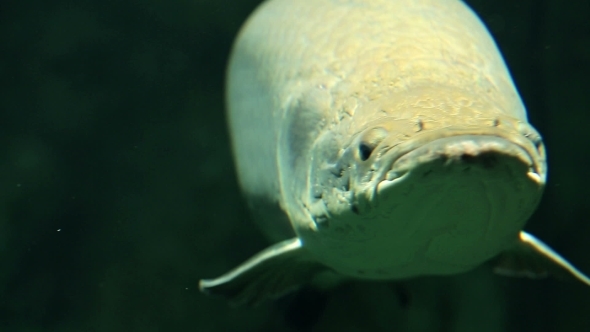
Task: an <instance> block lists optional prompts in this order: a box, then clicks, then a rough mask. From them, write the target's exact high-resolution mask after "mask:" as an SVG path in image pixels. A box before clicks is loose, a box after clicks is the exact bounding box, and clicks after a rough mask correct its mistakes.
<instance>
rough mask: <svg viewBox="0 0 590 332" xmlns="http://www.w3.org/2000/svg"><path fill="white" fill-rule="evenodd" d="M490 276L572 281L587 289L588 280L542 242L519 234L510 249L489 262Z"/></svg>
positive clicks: (524, 234)
mask: <svg viewBox="0 0 590 332" xmlns="http://www.w3.org/2000/svg"><path fill="white" fill-rule="evenodd" d="M492 263H493V264H494V265H495V266H494V272H495V273H498V274H500V275H505V276H510V277H529V278H543V277H546V276H549V275H551V276H555V277H557V278H559V279H575V280H578V281H580V282H582V283H584V284H586V285H588V286H590V278H588V276H586V275H585V274H584V273H582V272H580V271H579V270H578V269H576V268H575V267H574V266H573V265H572V264H571V263H569V262H568V261H567V260H565V258H563V257H561V256H560V255H559V254H558V253H556V252H555V251H554V250H553V249H551V248H550V247H549V246H548V245H546V244H545V243H543V241H541V240H539V239H537V238H536V237H534V236H533V235H531V234H529V233H527V232H525V231H521V232H520V234H519V239H518V241H517V243H516V244H515V245H514V247H512V248H510V249H508V250H506V251H504V252H502V253H501V254H499V255H498V256H497V257H495V258H494V259H493V260H492Z"/></svg>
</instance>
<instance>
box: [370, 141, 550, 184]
mask: <svg viewBox="0 0 590 332" xmlns="http://www.w3.org/2000/svg"><path fill="white" fill-rule="evenodd" d="M447 133H448V132H447ZM537 135H538V134H537ZM380 159H381V160H382V161H383V162H384V164H383V165H382V166H384V167H383V168H380V169H381V171H380V172H379V174H375V175H376V177H377V178H375V180H377V182H378V184H377V188H376V189H377V192H381V191H383V190H386V189H387V188H389V187H391V186H393V185H395V184H396V183H397V182H399V181H400V180H403V178H404V177H405V176H406V175H408V174H409V173H411V172H412V171H414V170H416V169H421V170H422V171H424V172H428V167H429V165H434V164H435V163H438V164H440V165H442V166H460V167H463V169H464V170H467V169H470V168H472V167H475V168H480V169H483V170H492V169H494V168H496V167H500V166H501V165H506V164H510V165H512V166H514V167H518V169H519V171H520V170H523V171H524V172H525V173H526V176H527V177H528V178H529V179H530V180H531V181H533V182H534V183H536V184H537V185H538V186H539V187H542V186H543V185H544V184H545V180H546V163H545V150H544V147H543V144H542V141H541V139H540V136H538V138H534V137H533V138H532V137H527V136H523V135H520V134H516V133H503V132H500V133H499V132H494V133H468V132H467V133H455V134H453V135H443V136H442V137H434V138H433V137H432V135H428V136H425V137H415V138H414V139H411V140H408V141H406V142H403V143H400V144H399V145H396V146H394V147H391V148H385V149H383V150H382V152H381V158H380Z"/></svg>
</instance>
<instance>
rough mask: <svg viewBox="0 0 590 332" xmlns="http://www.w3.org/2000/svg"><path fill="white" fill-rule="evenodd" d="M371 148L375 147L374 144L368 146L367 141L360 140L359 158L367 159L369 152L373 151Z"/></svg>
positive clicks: (369, 155)
mask: <svg viewBox="0 0 590 332" xmlns="http://www.w3.org/2000/svg"><path fill="white" fill-rule="evenodd" d="M373 149H375V147H374V146H369V145H368V144H367V143H365V142H361V144H359V157H360V158H361V160H362V161H366V160H367V159H369V157H371V153H373Z"/></svg>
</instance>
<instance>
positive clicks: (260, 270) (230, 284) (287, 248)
mask: <svg viewBox="0 0 590 332" xmlns="http://www.w3.org/2000/svg"><path fill="white" fill-rule="evenodd" d="M325 269H326V268H325V267H324V266H323V265H321V264H320V263H318V262H316V261H314V260H313V258H311V257H310V255H309V253H308V252H307V250H306V249H305V248H303V247H302V246H301V241H300V240H299V239H298V238H294V239H289V240H285V241H283V242H280V243H277V244H275V245H272V246H270V247H268V248H266V249H264V250H263V251H261V252H259V253H258V254H256V255H255V256H253V257H252V258H250V259H248V260H247V261H245V262H244V263H242V264H241V265H239V266H238V267H236V268H234V269H233V270H231V271H229V272H227V273H225V274H224V275H222V276H220V277H218V278H215V279H202V280H200V282H199V289H200V290H201V291H202V292H204V293H206V294H211V295H219V296H221V297H224V298H226V299H227V300H228V301H229V302H230V304H232V305H236V306H237V305H252V306H255V305H258V304H260V303H262V302H263V301H265V300H268V299H275V298H278V297H280V296H282V295H285V294H286V293H289V292H290V291H294V290H296V289H297V288H299V287H301V286H302V285H304V284H306V283H308V282H309V281H310V280H311V279H312V278H313V276H314V275H316V273H318V272H321V271H322V270H325Z"/></svg>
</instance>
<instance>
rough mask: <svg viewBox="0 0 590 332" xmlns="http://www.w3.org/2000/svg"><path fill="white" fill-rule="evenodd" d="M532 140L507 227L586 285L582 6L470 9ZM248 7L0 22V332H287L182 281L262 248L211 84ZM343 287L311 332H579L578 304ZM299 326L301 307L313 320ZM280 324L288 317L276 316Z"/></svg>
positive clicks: (219, 98) (141, 9)
mask: <svg viewBox="0 0 590 332" xmlns="http://www.w3.org/2000/svg"><path fill="white" fill-rule="evenodd" d="M469 3H470V4H471V5H472V6H473V7H474V8H475V9H476V11H477V12H478V13H479V14H480V15H481V16H482V18H483V20H484V21H485V22H486V23H487V24H488V25H489V27H490V30H491V32H492V34H493V35H494V37H495V38H496V39H497V42H498V43H499V45H500V48H501V49H502V51H503V53H504V55H505V58H506V61H507V63H508V65H509V67H510V69H511V71H512V73H513V76H514V79H515V82H516V84H517V86H518V87H519V90H520V92H521V95H522V97H523V100H524V102H525V104H526V105H527V107H528V111H529V118H530V120H531V122H532V123H533V125H534V126H535V127H536V128H537V129H539V131H540V132H541V133H542V134H543V136H544V138H545V144H546V147H547V149H548V153H549V167H550V175H549V183H548V186H547V189H546V192H545V196H544V199H543V201H542V203H541V206H540V208H539V210H538V211H537V212H536V213H535V215H534V216H533V217H532V219H531V221H530V222H529V224H528V226H527V229H528V230H531V231H532V232H534V233H535V234H537V235H539V237H541V238H543V239H544V240H545V241H546V242H548V243H549V244H551V245H552V246H553V247H554V248H555V249H556V250H558V251H559V252H560V253H562V254H563V255H564V256H566V257H567V258H568V259H570V260H571V261H572V262H573V263H575V264H577V265H578V266H579V267H580V269H582V270H584V271H586V272H590V221H589V218H590V198H589V197H590V196H589V194H588V188H589V187H590V176H588V175H587V172H588V170H589V169H590V157H589V155H590V154H589V153H588V152H589V151H590V130H589V129H588V126H589V125H590V112H589V111H588V109H589V107H590V93H589V91H590V20H588V17H589V15H590V3H589V2H588V1H586V0H573V1H567V2H563V1H559V0H538V1H532V0H522V1H512V0H496V1H484V0H478V1H475V0H474V1H470V2H469ZM256 4H257V1H244V0H233V1H229V0H220V1H213V0H206V1H199V0H193V1H181V0H170V1H156V0H143V1H113V0H108V1H61V0H54V1H41V0H37V1H34V0H31V1H21V2H18V1H14V0H12V1H10V0H8V1H4V2H2V3H1V4H0V45H1V50H2V51H1V52H0V80H1V82H2V85H1V86H0V186H1V190H0V198H1V200H0V203H1V204H0V262H1V263H0V264H1V265H0V266H1V271H2V272H1V273H0V331H7V332H20V331H31V332H32V331H58V332H66V331H68V332H69V331H89V332H90V331H92V332H95V331H96V332H102V331H112V332H119V331H142V332H150V331H211V332H214V331H292V330H294V327H293V326H294V325H293V324H287V323H285V315H286V314H285V312H286V311H288V310H287V309H286V308H288V301H281V302H279V303H277V304H273V305H267V306H263V307H260V308H257V309H244V308H238V309H232V308H228V307H227V305H225V303H224V302H223V301H221V300H219V299H214V298H213V299H212V298H208V297H206V296H204V295H202V294H200V293H199V291H198V289H197V282H198V279H199V278H202V277H212V276H215V275H217V274H219V273H221V272H224V271H225V270H226V269H227V268H229V267H232V266H233V265H235V264H236V263H238V262H241V261H242V260H243V259H244V258H246V257H248V256H250V255H251V254H253V253H255V252H256V251H258V250H259V249H261V248H263V247H265V246H266V242H265V240H264V239H263V238H262V236H261V235H260V234H259V233H258V231H257V230H256V229H255V228H253V227H252V226H251V220H249V216H248V214H247V211H246V207H245V206H244V203H243V201H242V200H241V197H240V194H239V192H238V188H237V183H236V179H235V176H234V169H233V164H232V159H231V154H230V150H229V145H228V142H229V141H228V136H227V132H226V127H225V122H224V121H225V120H224V114H223V79H224V71H225V69H224V67H225V63H226V60H227V56H228V53H229V49H230V46H231V43H232V41H233V38H234V36H235V34H236V32H237V29H238V28H239V26H240V25H241V23H242V22H243V20H244V19H245V18H246V17H247V15H248V14H249V13H250V12H251V11H252V10H253V8H254V7H255V5H256ZM406 286H407V288H408V289H409V290H410V293H411V299H412V301H411V305H410V307H409V308H408V309H402V308H400V306H399V303H398V302H399V299H398V298H397V293H396V292H394V291H393V290H392V289H391V288H389V287H386V286H384V285H379V284H376V285H372V284H358V285H350V286H345V287H344V288H343V289H341V290H340V291H339V292H336V293H334V294H331V295H329V296H328V298H327V299H326V304H325V305H324V306H318V309H317V310H320V309H322V308H323V310H324V312H323V314H322V315H321V316H320V317H319V321H318V322H317V323H316V324H315V325H313V327H312V330H313V331H428V332H430V331H490V332H491V331H525V330H526V331H590V289H588V288H585V287H583V286H580V285H578V284H574V283H561V282H557V281H555V280H546V281H528V280H514V279H504V278H500V277H497V276H494V275H492V274H490V273H488V271H487V270H486V269H485V268H482V269H479V270H476V271H474V272H473V273H469V274H466V275H462V276H458V277H455V278H427V279H420V280H414V281H411V282H409V283H407V285H406ZM313 309H314V310H316V308H313ZM296 319H298V318H296Z"/></svg>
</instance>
